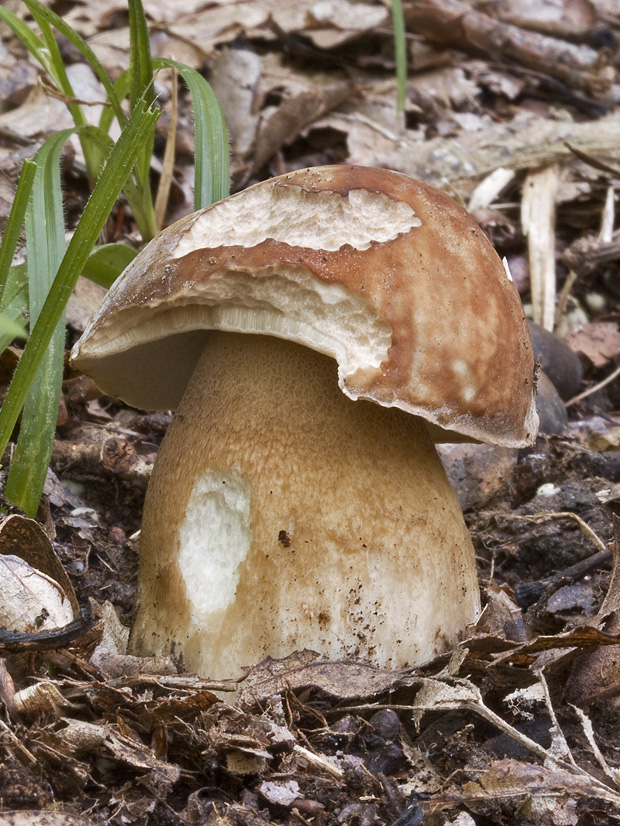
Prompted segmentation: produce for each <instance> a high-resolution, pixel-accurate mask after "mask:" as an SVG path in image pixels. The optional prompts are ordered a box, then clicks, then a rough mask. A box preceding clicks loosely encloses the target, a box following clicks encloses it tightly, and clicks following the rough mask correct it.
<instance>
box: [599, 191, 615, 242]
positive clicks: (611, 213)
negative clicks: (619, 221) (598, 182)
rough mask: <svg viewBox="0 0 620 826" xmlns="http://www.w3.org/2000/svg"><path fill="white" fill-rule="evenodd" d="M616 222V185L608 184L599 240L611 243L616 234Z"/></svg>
mask: <svg viewBox="0 0 620 826" xmlns="http://www.w3.org/2000/svg"><path fill="white" fill-rule="evenodd" d="M615 223H616V207H615V187H613V186H608V187H607V194H606V195H605V206H604V207H603V213H602V215H601V229H600V231H599V234H598V238H599V241H601V243H603V244H610V243H611V241H612V239H613V235H614V224H615Z"/></svg>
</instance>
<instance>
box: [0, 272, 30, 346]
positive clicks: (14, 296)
mask: <svg viewBox="0 0 620 826" xmlns="http://www.w3.org/2000/svg"><path fill="white" fill-rule="evenodd" d="M27 279H28V271H27V268H26V264H25V263H24V264H19V265H18V266H16V267H11V271H10V273H9V277H8V279H7V285H6V289H5V291H4V296H3V297H2V304H0V314H1V315H2V317H3V318H6V319H8V320H9V321H14V322H16V323H17V324H18V326H19V327H20V328H23V326H24V324H25V321H24V316H25V313H26V311H27V310H28V283H27ZM16 337H17V333H15V332H12V328H11V329H9V328H8V327H3V328H1V329H0V353H2V352H4V350H6V348H7V347H8V346H9V344H11V342H12V341H13V339H14V338H16ZM21 338H27V336H21Z"/></svg>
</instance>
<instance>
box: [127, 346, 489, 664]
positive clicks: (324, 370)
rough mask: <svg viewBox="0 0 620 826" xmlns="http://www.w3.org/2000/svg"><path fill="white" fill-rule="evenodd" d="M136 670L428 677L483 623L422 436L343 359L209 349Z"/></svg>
mask: <svg viewBox="0 0 620 826" xmlns="http://www.w3.org/2000/svg"><path fill="white" fill-rule="evenodd" d="M138 596H139V604H138V612H137V618H136V622H135V625H134V628H133V632H132V636H131V643H130V645H131V649H132V651H133V653H136V654H142V655H145V654H163V653H172V654H173V655H175V656H177V657H178V658H179V659H180V660H181V661H182V663H183V665H184V667H185V668H186V669H187V670H190V671H196V672H198V673H200V674H202V675H204V676H208V677H212V678H214V679H219V678H226V677H237V676H240V675H241V674H242V668H243V667H244V666H250V665H253V664H255V663H257V662H259V661H260V660H262V659H264V658H265V657H267V656H271V657H275V658H280V657H284V656H287V655H288V654H291V653H292V652H293V651H295V650H299V649H303V648H309V649H312V650H314V651H317V652H318V653H319V654H320V655H321V656H322V657H324V658H326V659H343V658H346V659H360V660H364V661H367V662H370V663H373V664H375V665H377V666H383V667H393V668H400V667H404V666H406V665H415V664H418V663H420V662H423V661H425V660H428V659H430V658H432V657H433V656H434V655H436V654H438V653H441V652H443V651H446V650H449V649H450V648H451V647H452V646H454V644H455V643H456V642H457V641H458V640H459V639H460V638H461V637H462V635H463V634H464V632H465V629H466V627H467V625H468V624H469V623H472V622H474V621H475V620H476V618H477V616H478V613H479V609H480V600H479V591H478V583H477V577H476V568H475V560H474V550H473V547H472V544H471V540H470V538H469V535H468V533H467V529H466V527H465V523H464V521H463V517H462V514H461V510H460V507H459V504H458V501H457V498H456V496H455V494H454V492H453V491H452V488H451V487H450V484H449V482H448V480H447V478H446V475H445V472H444V470H443V467H442V465H441V462H440V460H439V458H438V456H437V453H436V451H435V448H434V446H433V444H432V442H431V440H430V437H429V435H428V433H427V430H426V426H425V424H424V422H423V421H422V420H420V419H418V418H416V417H414V416H410V415H408V414H406V413H404V412H403V411H401V410H398V409H393V408H392V409H386V408H383V407H379V406H378V405H375V404H372V403H370V402H365V401H356V402H353V401H351V400H350V399H348V398H347V397H346V396H344V395H343V394H342V393H341V391H340V390H339V388H338V384H337V370H336V364H335V362H334V361H333V360H331V359H330V358H328V357H326V356H323V355H320V354H318V353H315V352H313V351H311V350H308V349H306V348H304V347H301V346H299V345H297V344H292V343H290V342H286V341H281V340H278V339H275V338H269V337H259V336H253V335H240V334H233V333H211V334H210V336H209V339H208V342H207V346H206V348H205V351H204V353H203V355H202V357H201V360H200V362H199V364H198V366H197V368H196V371H195V373H194V375H193V378H192V381H191V383H190V385H189V387H188V389H187V392H186V394H185V396H184V398H183V401H182V402H181V405H180V407H179V410H178V413H177V415H176V417H175V419H174V421H173V423H172V425H171V427H170V429H169V431H168V434H167V435H166V438H165V440H164V443H163V445H162V447H161V450H160V453H159V456H158V458H157V462H156V465H155V468H154V471H153V477H152V480H151V483H150V486H149V491H148V494H147V499H146V503H145V509H144V520H143V527H142V539H141V565H140V575H139V595H138Z"/></svg>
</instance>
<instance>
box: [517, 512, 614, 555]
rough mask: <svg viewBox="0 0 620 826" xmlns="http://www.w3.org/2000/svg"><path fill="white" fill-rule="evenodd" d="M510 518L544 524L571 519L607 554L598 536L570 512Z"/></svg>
mask: <svg viewBox="0 0 620 826" xmlns="http://www.w3.org/2000/svg"><path fill="white" fill-rule="evenodd" d="M510 518H511V519H515V520H518V521H523V522H546V521H547V520H549V519H573V520H574V521H575V522H576V523H577V524H578V525H579V527H580V528H581V530H582V531H583V532H584V533H585V535H586V536H587V537H589V538H590V539H591V540H592V542H594V544H595V545H596V546H597V548H598V549H599V550H600V551H604V552H605V553H608V548H607V545H605V543H604V542H603V540H602V539H601V538H600V536H598V535H597V534H596V533H595V532H594V531H593V530H592V528H591V527H590V526H589V525H588V524H587V523H586V522H584V521H583V519H582V518H581V517H580V516H577V514H576V513H573V512H572V511H558V512H557V513H533V514H531V515H530V516H519V515H517V514H512V515H511V517H510Z"/></svg>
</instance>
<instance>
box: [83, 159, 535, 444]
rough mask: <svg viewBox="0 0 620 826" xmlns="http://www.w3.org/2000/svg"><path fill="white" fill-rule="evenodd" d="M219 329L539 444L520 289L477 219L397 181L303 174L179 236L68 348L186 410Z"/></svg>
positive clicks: (147, 261)
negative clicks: (288, 349) (286, 348)
mask: <svg viewBox="0 0 620 826" xmlns="http://www.w3.org/2000/svg"><path fill="white" fill-rule="evenodd" d="M208 330H225V331H232V332H246V333H261V334H266V335H272V336H276V337H280V338H287V339H290V340H292V341H296V342H298V343H301V344H304V345H305V346H307V347H310V348H311V349H314V350H316V351H318V352H320V353H324V354H326V355H328V356H331V357H332V358H334V359H335V360H336V362H337V364H338V381H339V384H340V387H341V389H342V391H343V392H344V393H345V394H346V395H347V396H349V397H350V398H351V399H368V400H370V401H374V402H377V403H378V404H380V405H382V406H384V407H397V408H400V409H402V410H405V411H407V412H409V413H412V414H415V415H418V416H421V417H423V418H424V419H426V421H427V422H429V423H431V425H436V426H438V427H440V428H442V430H444V431H451V432H453V433H454V434H459V435H460V436H463V437H466V438H469V439H475V440H479V441H483V442H492V443H495V444H500V445H504V446H509V447H517V446H523V445H525V444H529V443H531V442H532V441H533V439H534V437H535V435H536V429H537V416H536V412H535V405H534V384H533V374H534V360H533V356H532V348H531V344H530V337H529V333H528V329H527V325H526V322H525V318H524V315H523V309H522V307H521V302H520V300H519V296H518V294H517V292H516V290H515V288H514V286H513V284H512V283H511V280H510V278H509V276H508V275H507V273H506V272H505V270H504V268H503V266H502V263H501V261H500V260H499V258H498V256H497V254H496V253H495V252H494V250H493V248H492V246H491V244H490V243H489V242H488V241H487V239H486V238H485V236H484V235H483V233H482V231H481V230H480V228H479V227H478V226H477V225H476V224H475V223H474V222H473V221H472V220H471V218H470V217H469V216H468V215H467V213H466V212H465V210H463V209H462V208H461V207H460V206H459V205H458V204H456V203H455V202H454V201H453V200H452V199H451V198H449V197H448V196H446V195H444V194H443V193H441V192H439V191H437V190H435V189H433V188H431V187H429V186H427V185H425V184H423V183H420V182H418V181H414V180H412V179H411V178H408V177H406V176H404V175H401V174H399V173H396V172H389V171H386V170H383V169H372V168H366V167H354V166H327V167H317V168H313V169H305V170H301V171H297V172H293V173H290V174H287V175H283V176H281V177H278V178H274V179H271V180H268V181H265V182H262V183H259V184H256V185H255V186H253V187H250V188H249V189H246V190H244V191H243V192H240V193H238V194H237V195H234V196H231V197H230V198H227V199H225V200H224V201H221V202H219V203H217V204H214V205H212V206H210V207H207V208H205V209H203V210H201V211H200V212H197V213H194V214H193V215H190V216H188V217H186V218H184V219H182V220H181V221H178V222H177V223H176V224H174V225H172V226H171V227H169V228H168V229H167V230H165V231H164V232H163V233H161V234H160V235H159V236H158V237H157V238H156V239H155V240H154V241H152V242H151V243H150V244H149V245H148V246H147V247H146V249H145V250H144V251H143V252H142V253H141V254H140V255H139V256H138V257H137V258H136V259H135V260H134V262H132V264H130V266H129V267H128V268H127V270H126V271H125V273H124V274H123V276H122V278H120V279H119V281H118V282H117V283H116V284H115V285H114V287H113V288H112V289H111V290H110V292H109V294H108V296H107V298H106V300H105V301H104V303H103V305H102V306H101V308H100V310H99V311H98V313H97V314H96V315H95V316H94V317H93V319H92V320H91V322H90V324H89V325H88V327H87V329H86V331H85V333H84V335H83V337H82V338H81V340H80V341H79V342H78V343H77V345H76V346H75V348H74V351H73V354H72V360H73V363H74V365H75V366H77V367H78V368H79V369H81V370H83V371H84V372H85V373H87V374H89V375H91V376H92V377H93V378H94V379H95V381H96V382H97V384H98V385H99V386H100V388H101V389H102V390H103V391H104V392H106V393H109V394H110V395H115V396H119V397H120V398H122V399H124V400H125V401H126V402H128V403H129V404H132V405H134V406H136V407H140V408H144V409H155V408H160V409H161V408H172V409H174V408H176V407H177V405H178V403H179V401H180V399H181V396H182V395H183V392H184V391H185V388H186V386H187V384H188V382H189V378H190V376H191V375H192V372H193V370H194V367H195V365H196V363H197V361H198V359H199V357H200V354H201V353H202V351H203V349H204V345H205V341H206V337H207V335H208V333H207V331H208Z"/></svg>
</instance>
